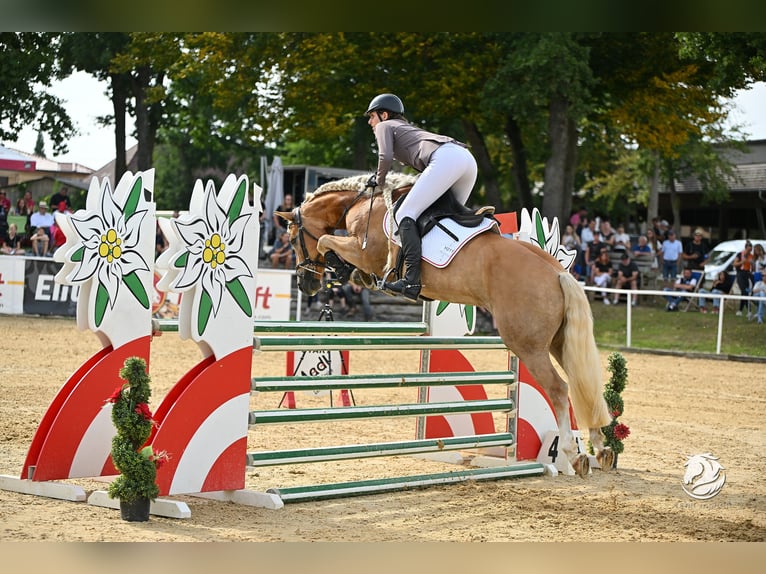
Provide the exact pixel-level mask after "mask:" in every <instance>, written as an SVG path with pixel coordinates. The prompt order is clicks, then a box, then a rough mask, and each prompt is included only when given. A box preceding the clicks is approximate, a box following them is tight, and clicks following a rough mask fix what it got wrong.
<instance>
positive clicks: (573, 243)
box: [561, 223, 585, 278]
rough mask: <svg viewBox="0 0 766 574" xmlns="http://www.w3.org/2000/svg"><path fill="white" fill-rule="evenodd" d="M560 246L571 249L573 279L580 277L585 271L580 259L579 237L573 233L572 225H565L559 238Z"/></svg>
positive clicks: (581, 258)
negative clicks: (573, 253) (573, 257)
mask: <svg viewBox="0 0 766 574" xmlns="http://www.w3.org/2000/svg"><path fill="white" fill-rule="evenodd" d="M561 245H563V246H564V247H566V248H567V249H571V250H572V251H574V252H575V259H574V264H573V265H572V274H573V275H574V276H575V277H578V278H579V277H580V275H582V274H583V270H584V269H585V266H584V261H583V257H582V249H581V244H580V237H579V236H578V235H577V233H575V230H574V228H573V227H572V224H571V223H570V224H567V226H566V228H565V229H564V233H563V235H562V236H561Z"/></svg>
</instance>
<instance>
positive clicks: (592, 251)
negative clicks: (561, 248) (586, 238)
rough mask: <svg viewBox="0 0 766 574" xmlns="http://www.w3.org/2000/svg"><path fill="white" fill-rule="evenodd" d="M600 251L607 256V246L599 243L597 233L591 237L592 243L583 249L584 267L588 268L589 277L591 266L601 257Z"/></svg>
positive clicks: (599, 238)
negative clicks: (604, 252)
mask: <svg viewBox="0 0 766 574" xmlns="http://www.w3.org/2000/svg"><path fill="white" fill-rule="evenodd" d="M583 245H585V244H583ZM602 251H606V252H607V256H608V254H609V245H607V244H606V243H604V242H603V241H601V236H600V235H599V234H598V233H596V235H595V236H594V237H593V241H591V242H590V243H588V244H587V246H586V247H585V265H586V266H587V267H588V269H589V275H591V276H592V275H593V273H592V267H593V264H594V263H595V262H596V260H597V259H598V257H599V256H600V255H601V252H602Z"/></svg>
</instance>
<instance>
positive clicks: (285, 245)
mask: <svg viewBox="0 0 766 574" xmlns="http://www.w3.org/2000/svg"><path fill="white" fill-rule="evenodd" d="M269 258H270V259H271V266H272V267H274V268H275V269H276V268H277V267H279V265H280V264H281V265H282V267H284V268H285V269H292V268H293V267H295V251H293V246H292V245H291V244H290V234H289V233H288V232H287V231H283V232H282V233H280V234H279V237H277V240H276V241H275V242H274V247H273V248H272V249H271V253H270V254H269Z"/></svg>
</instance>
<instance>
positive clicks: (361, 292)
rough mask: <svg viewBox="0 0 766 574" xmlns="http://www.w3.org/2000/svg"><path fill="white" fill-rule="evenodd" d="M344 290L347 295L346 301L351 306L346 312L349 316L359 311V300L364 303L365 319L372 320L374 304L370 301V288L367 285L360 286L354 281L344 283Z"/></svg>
mask: <svg viewBox="0 0 766 574" xmlns="http://www.w3.org/2000/svg"><path fill="white" fill-rule="evenodd" d="M343 292H344V293H345V295H346V301H347V302H348V305H349V308H348V312H347V313H346V316H347V317H351V316H353V315H355V314H356V312H357V306H356V303H357V301H358V302H359V303H361V304H362V312H363V313H364V320H365V321H372V304H371V303H370V290H369V289H367V288H366V287H360V286H359V285H354V284H353V283H346V284H345V285H343Z"/></svg>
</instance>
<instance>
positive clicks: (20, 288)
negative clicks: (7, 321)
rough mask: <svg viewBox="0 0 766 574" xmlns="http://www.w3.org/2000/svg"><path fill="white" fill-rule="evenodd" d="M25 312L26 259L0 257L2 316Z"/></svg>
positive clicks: (0, 305) (0, 302)
mask: <svg viewBox="0 0 766 574" xmlns="http://www.w3.org/2000/svg"><path fill="white" fill-rule="evenodd" d="M23 312H24V259H23V258H21V257H11V256H7V257H6V256H0V314H4V315H20V314H21V313H23Z"/></svg>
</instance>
